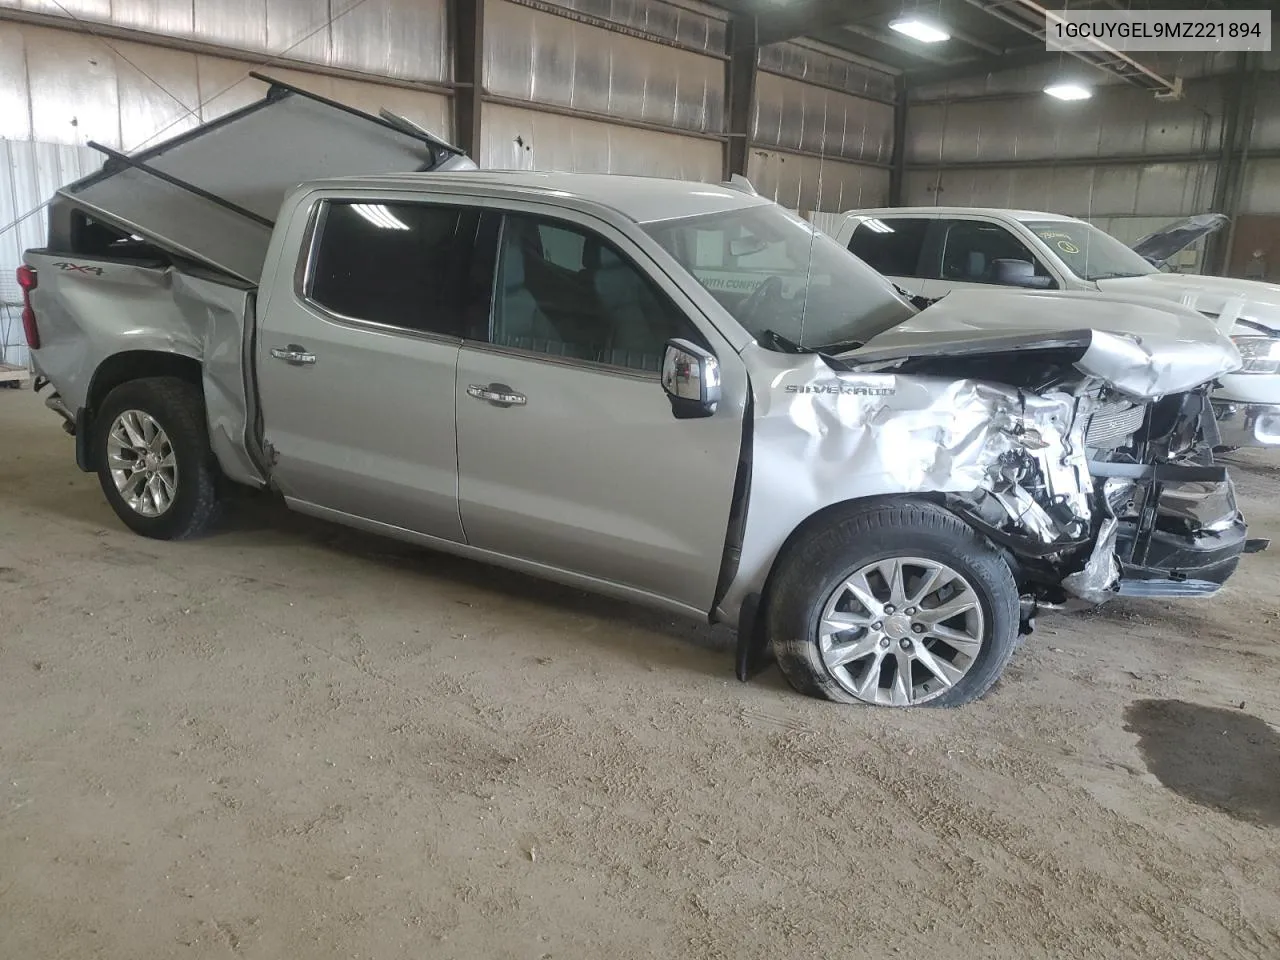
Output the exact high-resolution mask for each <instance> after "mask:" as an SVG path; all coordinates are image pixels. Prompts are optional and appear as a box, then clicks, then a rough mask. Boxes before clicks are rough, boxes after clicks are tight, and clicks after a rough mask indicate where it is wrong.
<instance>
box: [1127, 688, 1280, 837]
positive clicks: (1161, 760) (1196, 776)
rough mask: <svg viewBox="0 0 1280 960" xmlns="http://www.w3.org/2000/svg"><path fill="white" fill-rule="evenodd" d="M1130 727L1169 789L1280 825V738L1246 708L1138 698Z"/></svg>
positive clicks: (1250, 818) (1251, 820)
mask: <svg viewBox="0 0 1280 960" xmlns="http://www.w3.org/2000/svg"><path fill="white" fill-rule="evenodd" d="M1125 716H1126V719H1127V720H1128V723H1127V724H1126V726H1125V729H1126V730H1128V731H1129V732H1130V733H1136V734H1137V735H1138V750H1139V751H1140V752H1141V753H1142V757H1143V759H1144V760H1145V761H1146V764H1147V769H1148V770H1150V771H1151V772H1152V773H1153V774H1154V775H1155V776H1156V778H1157V779H1159V781H1160V782H1161V783H1163V784H1164V785H1165V786H1166V787H1168V788H1169V789H1170V790H1172V791H1173V792H1174V793H1177V794H1179V795H1180V796H1183V797H1186V798H1187V799H1188V800H1191V801H1192V802H1194V803H1199V804H1203V805H1204V806H1207V807H1213V808H1215V809H1217V810H1221V811H1223V812H1224V813H1227V814H1229V815H1230V816H1232V817H1235V818H1236V819H1237V820H1244V821H1246V822H1249V823H1257V824H1262V825H1264V826H1271V827H1280V733H1277V732H1276V731H1275V730H1274V729H1273V728H1272V727H1271V726H1270V725H1269V724H1267V723H1266V722H1265V721H1263V720H1260V719H1258V718H1257V717H1253V716H1250V715H1249V714H1247V713H1245V712H1244V711H1242V710H1229V709H1224V708H1222V707H1206V706H1201V705H1200V704H1196V703H1186V702H1185V701H1182V700H1138V701H1135V702H1134V703H1132V704H1130V706H1129V709H1128V710H1127V711H1126V714H1125Z"/></svg>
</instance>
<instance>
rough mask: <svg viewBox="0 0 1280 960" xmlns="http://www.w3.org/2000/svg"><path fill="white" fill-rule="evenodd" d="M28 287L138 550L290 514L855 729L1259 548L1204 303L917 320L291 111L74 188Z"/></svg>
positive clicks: (529, 179)
mask: <svg viewBox="0 0 1280 960" xmlns="http://www.w3.org/2000/svg"><path fill="white" fill-rule="evenodd" d="M264 79H265V78H264ZM357 174H358V175H357ZM20 281H21V286H22V288H23V290H24V291H25V292H26V294H27V303H26V309H25V311H24V322H25V325H26V332H27V336H28V338H29V341H30V345H31V348H32V357H33V361H34V364H35V367H36V370H37V373H38V374H39V380H38V387H39V389H41V390H42V391H44V393H45V396H46V402H47V404H48V405H49V406H50V407H51V408H52V409H54V410H55V411H57V412H58V413H60V414H61V415H62V417H64V418H65V421H66V428H67V429H68V431H69V432H71V433H72V434H73V435H74V436H75V440H76V459H77V462H78V464H79V466H80V467H81V469H83V470H86V471H94V472H96V473H97V474H98V476H99V478H100V480H101V485H102V489H103V492H104V494H105V495H106V498H107V500H108V501H109V502H110V503H111V505H112V507H113V508H114V509H115V511H116V513H117V514H118V515H119V516H120V518H121V519H122V520H123V521H124V523H126V524H127V525H128V526H129V527H131V528H132V529H133V530H135V531H137V532H138V533H140V534H142V535H145V536H150V537H159V538H183V537H190V536H193V535H195V534H198V533H201V532H202V531H204V530H206V529H207V528H209V526H210V524H211V523H212V522H213V521H214V519H215V517H216V515H217V512H218V507H219V503H220V502H221V501H222V499H223V497H224V494H225V493H226V491H227V489H228V486H229V485H231V484H244V485H248V486H250V487H257V488H263V489H269V490H272V491H276V492H278V493H279V494H280V495H282V497H283V499H284V501H285V503H287V504H288V506H290V507H291V508H293V509H295V510H299V511H303V512H305V513H308V514H313V515H315V516H318V517H323V518H327V519H330V520H333V521H336V522H339V523H344V524H349V525H351V526H354V527H359V528H362V529H365V530H370V531H374V532H376V533H381V534H386V535H389V536H393V537H399V538H402V539H405V540H409V541H412V542H415V543H420V544H423V545H426V546H429V547H433V548H438V549H441V550H446V551H450V552H453V553H455V554H459V555H462V556H468V557H474V558H478V559H481V560H486V561H490V562H493V563H497V564H502V565H505V566H509V567H513V568H515V569H517V570H522V571H525V572H528V573H530V574H534V575H537V576H543V577H548V578H551V579H555V580H559V581H562V582H565V583H568V584H572V585H575V586H578V587H582V588H585V589H588V590H594V591H598V592H601V593H606V594H610V595H614V596H618V597H622V598H626V599H629V600H636V601H641V602H646V603H651V604H656V605H659V606H661V607H663V608H665V609H667V610H670V611H673V612H677V613H680V614H684V615H688V616H692V617H698V618H702V619H704V620H707V619H710V620H712V621H720V622H725V623H728V624H731V625H736V627H737V629H738V636H739V643H738V673H739V676H740V677H742V678H743V679H746V677H747V676H749V675H750V674H751V673H752V672H753V671H754V670H756V669H758V668H759V667H760V666H761V665H762V664H763V663H765V662H767V661H766V654H767V652H768V651H770V650H772V651H773V653H775V654H776V657H777V660H778V662H779V665H780V667H781V669H782V671H783V672H784V674H785V675H786V677H787V678H788V680H789V681H790V682H791V683H792V684H793V685H794V686H795V687H796V688H797V689H799V690H801V691H804V692H806V693H810V694H813V695H818V696H824V697H828V698H830V699H833V700H837V701H843V702H849V703H852V702H865V703H873V704H886V705H894V706H911V705H917V704H929V705H939V706H942V705H955V704H961V703H965V702H967V701H970V700H972V699H974V698H975V697H978V696H980V695H981V694H983V693H984V692H985V691H986V690H987V689H988V688H989V687H990V686H991V685H992V684H993V683H994V682H995V681H996V679H997V677H998V676H999V675H1000V673H1001V672H1002V670H1003V669H1004V667H1005V665H1006V663H1007V662H1008V660H1009V658H1010V656H1011V655H1012V653H1013V651H1014V648H1015V646H1016V645H1017V643H1018V640H1019V637H1020V636H1021V635H1023V634H1025V633H1027V632H1029V630H1030V628H1031V626H1032V623H1033V619H1034V615H1035V614H1036V612H1037V610H1038V609H1041V608H1045V607H1049V608H1054V607H1062V606H1066V605H1069V604H1073V603H1080V602H1084V603H1099V602H1101V601H1103V600H1106V599H1107V598H1109V597H1112V596H1116V595H1118V594H1119V595H1140V596H1198V595H1206V594H1210V593H1213V592H1215V591H1216V590H1217V589H1218V588H1219V587H1220V586H1221V584H1222V583H1223V582H1224V581H1225V580H1226V579H1227V577H1228V576H1229V575H1230V574H1231V572H1232V571H1233V570H1234V569H1235V567H1236V564H1237V562H1238V560H1239V557H1240V555H1241V554H1242V553H1243V552H1246V551H1247V550H1249V549H1252V548H1256V547H1258V546H1259V545H1260V544H1259V542H1257V541H1250V540H1247V539H1246V529H1245V523H1244V520H1243V519H1242V517H1241V516H1240V513H1239V511H1238V510H1237V507H1236V503H1235V499H1234V494H1233V491H1232V486H1231V483H1230V481H1229V479H1228V477H1227V475H1226V472H1225V470H1224V469H1223V468H1222V467H1221V466H1219V465H1215V464H1214V463H1213V460H1212V455H1211V450H1212V447H1213V444H1214V442H1215V434H1214V418H1213V415H1212V411H1211V409H1210V407H1209V404H1208V402H1207V399H1206V397H1207V392H1208V391H1209V390H1210V389H1211V385H1212V384H1213V382H1214V380H1215V378H1217V377H1219V376H1220V375H1222V374H1224V373H1227V372H1229V371H1231V370H1233V369H1235V368H1236V367H1237V366H1238V365H1239V363H1240V358H1239V355H1238V354H1237V352H1236V349H1235V347H1234V346H1233V345H1232V344H1231V342H1230V341H1229V340H1228V339H1226V338H1225V337H1224V336H1223V335H1221V334H1220V333H1219V332H1218V331H1217V330H1216V329H1215V328H1214V326H1213V325H1212V324H1211V323H1210V322H1209V321H1208V320H1206V319H1205V318H1204V317H1202V316H1201V315H1199V314H1198V313H1196V312H1195V311H1193V310H1190V309H1188V308H1185V307H1181V306H1179V305H1177V304H1159V303H1156V302H1154V301H1150V300H1144V299H1142V298H1126V297H1124V296H1121V295H1115V296H1105V295H1100V294H1070V293H1067V294H1035V295H1018V296H1013V295H1010V294H1007V293H1002V292H998V291H992V292H987V291H968V292H957V293H955V294H953V295H951V296H949V297H947V298H946V299H945V300H943V301H942V302H940V303H938V304H936V305H934V306H932V307H930V308H928V309H926V310H923V311H919V310H917V309H916V308H915V307H913V306H912V305H911V304H910V303H909V302H908V301H907V300H906V299H904V298H903V296H902V295H900V294H899V292H898V291H896V290H895V288H894V287H893V286H892V285H891V284H890V283H889V282H888V281H887V280H885V279H884V278H883V277H881V276H880V275H879V274H877V273H876V272H874V271H873V270H871V269H870V268H869V267H867V266H866V265H865V264H864V263H862V261H860V260H858V259H857V258H856V257H854V256H853V255H852V254H850V253H849V252H848V251H847V250H845V249H843V248H842V247H840V246H839V245H837V244H835V243H834V242H832V241H831V240H830V239H828V238H826V237H824V236H822V235H821V234H820V233H818V232H816V231H815V230H813V229H812V228H811V227H810V226H809V225H808V224H807V223H805V222H804V221H803V220H801V219H799V218H797V217H795V216H794V215H792V214H790V213H788V212H787V211H785V210H783V209H782V208H780V207H778V206H776V205H775V204H773V203H771V202H768V201H767V200H765V199H763V198H761V197H759V196H757V195H755V193H754V192H753V191H751V190H750V189H749V188H748V187H746V186H743V185H741V184H726V185H720V186H715V185H708V184H697V183H683V182H675V181H667V180H659V179H648V178H635V177H617V176H594V175H565V174H538V173H527V172H525V173H519V172H517V173H510V172H508V173H502V172H479V171H477V170H475V169H474V165H473V164H471V163H470V161H468V160H466V158H465V157H461V156H460V155H459V154H458V153H457V151H455V150H453V149H452V148H450V147H449V146H448V145H447V144H444V143H442V142H440V141H438V140H436V139H435V138H433V137H431V136H430V135H429V134H427V133H425V132H424V131H421V130H420V129H418V128H416V127H414V126H413V124H411V123H409V122H408V121H405V120H403V119H402V118H399V117H395V116H393V115H390V114H387V115H383V116H381V117H374V116H368V115H364V114H361V113H359V112H357V111H353V110H350V109H349V108H346V107H343V106H342V105H340V104H334V103H331V102H329V101H325V100H322V99H319V98H316V97H313V96H311V95H309V94H304V93H303V92H302V91H298V90H294V89H292V88H289V87H286V86H284V85H282V84H278V83H273V85H272V86H271V87H270V89H269V92H268V94H267V96H266V97H265V98H264V99H263V100H262V101H261V102H259V103H256V104H254V105H251V106H250V107H247V108H245V109H244V110H242V111H240V112H239V113H236V114H232V115H230V116H229V117H226V118H224V119H222V120H220V121H217V122H215V123H211V124H207V125H205V126H203V127H200V128H198V129H196V130H194V131H192V132H190V133H188V134H185V135H184V136H182V137H179V138H177V139H175V140H172V141H169V142H168V143H165V144H162V145H160V146H158V147H155V148H152V149H150V150H148V151H146V152H143V153H139V154H136V155H134V156H128V157H126V156H122V155H119V154H114V153H110V154H109V159H108V160H107V162H106V163H105V164H104V167H103V169H102V171H101V172H99V173H97V174H94V175H92V176H90V177H88V178H86V179H84V180H81V181H79V182H77V183H74V184H72V185H70V186H68V187H66V188H64V189H63V190H61V191H59V192H58V194H57V195H56V196H55V197H54V198H53V201H52V203H51V206H50V213H49V243H48V246H47V248H45V249H41V250H31V251H28V253H27V254H26V256H25V266H24V267H22V268H21V271H20Z"/></svg>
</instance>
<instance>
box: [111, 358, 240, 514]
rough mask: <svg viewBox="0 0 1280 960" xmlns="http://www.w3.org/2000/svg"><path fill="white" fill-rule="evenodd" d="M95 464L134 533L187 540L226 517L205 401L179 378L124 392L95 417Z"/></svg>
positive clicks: (126, 387)
mask: <svg viewBox="0 0 1280 960" xmlns="http://www.w3.org/2000/svg"><path fill="white" fill-rule="evenodd" d="M92 442H93V448H92V450H93V461H92V462H93V463H94V464H96V465H97V470H98V481H99V483H101V485H102V492H103V493H104V494H105V495H106V498H107V502H108V503H110V504H111V508H112V509H113V510H115V512H116V515H117V516H118V517H119V518H120V519H121V520H123V521H124V523H125V525H126V526H127V527H129V529H131V530H132V531H133V532H134V533H138V534H141V535H142V536H144V537H151V538H153V539H156V540H185V539H188V538H190V537H195V536H198V535H200V534H201V533H203V532H205V531H206V530H207V529H208V528H209V527H210V525H212V523H213V522H214V520H215V519H216V518H217V515H218V507H219V502H218V476H219V474H218V465H217V461H216V460H215V458H214V455H213V450H212V449H211V447H210V446H209V429H208V426H207V420H206V417H205V408H204V396H203V395H202V393H201V391H200V388H199V387H197V386H195V385H194V384H192V383H188V382H187V381H186V380H180V379H178V378H177V377H149V378H146V379H142V380H132V381H129V382H128V383H123V384H121V385H120V386H118V387H116V388H115V389H114V390H112V391H111V392H110V393H109V394H107V398H106V399H105V400H104V401H103V403H102V406H101V407H100V408H99V410H98V411H97V412H96V414H95V416H94V429H93V441H92Z"/></svg>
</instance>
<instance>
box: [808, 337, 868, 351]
mask: <svg viewBox="0 0 1280 960" xmlns="http://www.w3.org/2000/svg"><path fill="white" fill-rule="evenodd" d="M862 346H866V344H865V343H863V341H861V340H842V341H840V342H839V343H826V344H823V345H822V346H820V347H818V348H817V349H816V350H815V351H814V352H815V353H831V354H835V353H844V351H846V350H857V349H858V348H859V347H862Z"/></svg>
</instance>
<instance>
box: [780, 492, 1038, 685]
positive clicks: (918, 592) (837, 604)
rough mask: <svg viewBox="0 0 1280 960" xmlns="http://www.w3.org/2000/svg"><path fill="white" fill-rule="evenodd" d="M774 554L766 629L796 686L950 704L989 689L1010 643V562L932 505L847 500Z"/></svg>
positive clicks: (1014, 591)
mask: <svg viewBox="0 0 1280 960" xmlns="http://www.w3.org/2000/svg"><path fill="white" fill-rule="evenodd" d="M779 563H780V564H782V566H781V567H780V568H779V573H778V578H777V581H776V583H775V586H774V589H773V594H772V597H771V601H770V604H769V628H770V636H771V638H772V641H773V645H774V651H775V653H776V654H777V658H778V665H779V667H780V668H781V669H782V672H783V674H784V675H785V676H786V678H787V680H788V681H789V682H790V683H791V685H792V686H794V687H795V688H796V689H797V690H799V691H800V692H802V693H807V694H810V695H812V696H820V697H826V698H828V699H831V700H837V701H841V702H844V703H869V704H877V705H883V706H895V707H910V706H940V707H949V706H958V705H959V704H962V703H968V702H970V701H971V700H975V699H977V698H978V697H980V696H982V695H983V694H984V693H986V692H987V690H988V689H990V687H991V686H992V684H994V683H995V682H996V680H997V679H998V678H999V676H1000V674H1001V673H1003V672H1004V668H1005V666H1006V665H1007V664H1008V662H1009V658H1010V657H1011V656H1012V654H1013V650H1014V648H1015V647H1016V645H1017V638H1018V588H1017V584H1016V583H1015V582H1014V579H1013V575H1012V573H1011V572H1010V570H1009V566H1008V564H1007V563H1006V562H1005V561H1004V559H1003V558H1002V557H1001V556H1000V554H999V553H998V552H997V551H996V550H995V548H994V547H992V546H991V545H990V544H989V543H987V542H986V541H985V540H983V539H982V538H981V537H979V536H978V535H977V534H976V533H975V532H974V531H973V530H972V528H970V527H969V526H968V525H966V524H965V523H963V522H962V521H960V520H959V519H958V518H956V517H955V516H954V515H952V514H951V513H948V512H947V511H946V510H943V509H942V508H941V507H938V506H935V505H934V504H931V503H925V502H907V503H899V504H891V505H885V504H880V505H873V506H869V507H863V508H854V509H852V510H851V511H850V512H849V513H847V514H845V515H844V516H838V517H836V518H834V519H833V520H831V521H830V522H829V523H827V524H825V525H824V526H823V527H822V528H820V529H818V530H815V531H814V532H813V533H811V534H809V535H807V536H804V537H802V538H801V539H800V540H799V541H797V542H796V543H794V544H792V545H791V546H790V547H789V548H788V549H787V551H786V553H785V555H784V556H783V557H781V558H780V559H779Z"/></svg>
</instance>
